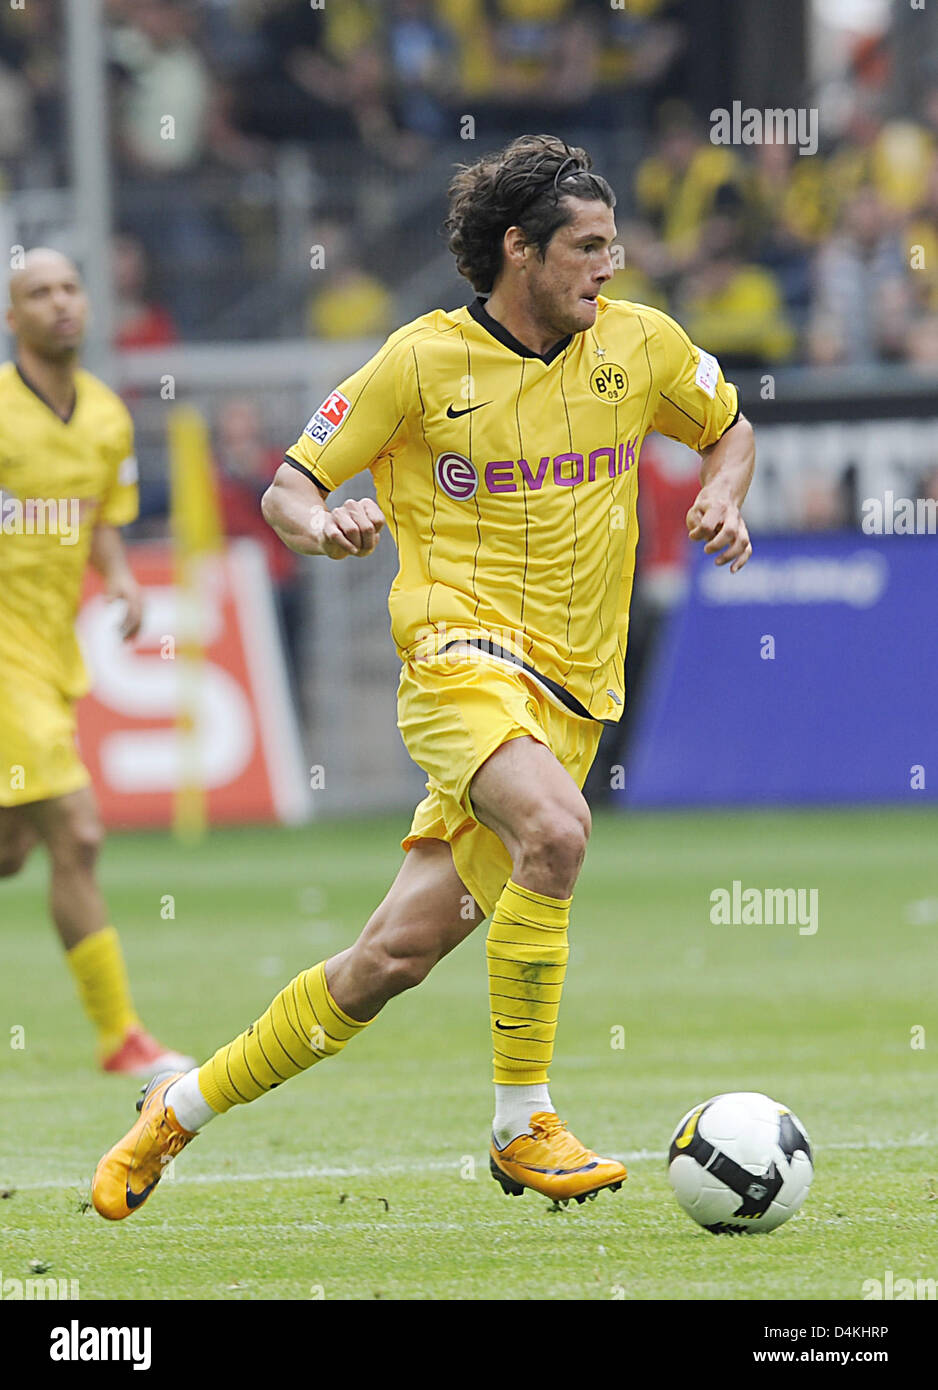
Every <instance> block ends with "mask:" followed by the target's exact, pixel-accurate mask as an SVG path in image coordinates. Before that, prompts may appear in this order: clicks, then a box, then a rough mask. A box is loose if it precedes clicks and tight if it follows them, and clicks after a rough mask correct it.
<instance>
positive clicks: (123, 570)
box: [90, 524, 143, 642]
mask: <svg viewBox="0 0 938 1390" xmlns="http://www.w3.org/2000/svg"><path fill="white" fill-rule="evenodd" d="M90 559H91V563H92V565H93V566H94V568H95V569H96V570H97V571H98V574H100V576H101V578H102V579H103V580H104V586H105V590H106V592H107V596H108V598H109V599H110V600H111V601H112V602H117V601H119V600H123V602H124V603H125V604H126V605H127V609H126V612H125V614H124V617H123V619H122V620H121V627H120V633H121V637H122V638H123V639H124V641H125V642H130V641H132V640H133V638H134V637H136V635H137V633H138V632H139V631H140V624H141V622H142V621H143V591H142V590H141V588H140V585H139V584H138V583H137V581H136V579H135V578H134V575H133V571H132V570H131V568H130V565H129V564H128V561H127V552H126V551H125V549H124V542H123V540H122V538H121V533H120V531H119V530H118V529H117V527H116V526H106V525H102V524H99V525H97V526H96V527H95V528H94V536H93V537H92V540H91V555H90Z"/></svg>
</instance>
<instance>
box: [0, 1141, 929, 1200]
mask: <svg viewBox="0 0 938 1390" xmlns="http://www.w3.org/2000/svg"><path fill="white" fill-rule="evenodd" d="M934 1143H935V1140H934V1139H933V1138H932V1137H931V1136H930V1135H927V1134H919V1135H916V1136H915V1137H914V1138H911V1139H899V1140H875V1139H873V1140H866V1141H865V1142H863V1143H860V1142H858V1141H851V1142H847V1143H843V1144H825V1145H824V1147H823V1149H821V1150H818V1152H820V1153H822V1154H824V1153H833V1152H840V1153H844V1152H846V1153H869V1152H890V1151H893V1150H898V1149H925V1148H931V1147H932V1146H933V1145H934ZM667 1156H668V1154H667V1150H666V1149H661V1150H659V1149H634V1150H632V1151H630V1152H628V1153H621V1154H615V1153H613V1154H610V1157H611V1158H618V1159H620V1160H621V1161H622V1162H623V1163H640V1162H654V1163H662V1162H664V1160H665V1159H666V1158H667ZM472 1157H474V1158H475V1157H476V1155H474V1154H473V1155H472ZM478 1161H479V1162H482V1161H483V1160H481V1159H479V1160H478ZM460 1166H461V1160H455V1159H427V1160H426V1162H423V1163H388V1164H383V1165H382V1166H381V1167H378V1168H374V1167H366V1166H357V1165H354V1164H353V1165H350V1166H348V1167H344V1168H332V1167H320V1168H283V1169H270V1170H268V1171H267V1172H265V1173H193V1174H192V1175H191V1176H186V1175H185V1174H183V1173H180V1174H178V1176H174V1177H171V1178H170V1181H171V1182H174V1183H185V1184H190V1185H195V1184H201V1185H203V1186H208V1185H213V1184H216V1183H220V1184H224V1183H235V1182H301V1181H305V1180H306V1179H308V1178H392V1177H400V1176H405V1175H407V1174H410V1173H426V1172H427V1171H430V1172H434V1173H446V1172H451V1173H454V1174H456V1173H458V1171H459V1168H460ZM89 1180H90V1174H89V1175H86V1176H84V1177H80V1178H74V1179H72V1180H71V1181H69V1180H68V1179H65V1178H62V1179H52V1180H46V1181H43V1182H19V1183H17V1182H11V1183H8V1184H6V1185H7V1186H8V1187H10V1188H12V1189H14V1190H15V1191H16V1192H45V1191H52V1190H54V1189H56V1188H69V1187H83V1186H85V1185H86V1184H87V1183H88V1182H89ZM3 1185H4V1184H2V1183H0V1187H2V1186H3Z"/></svg>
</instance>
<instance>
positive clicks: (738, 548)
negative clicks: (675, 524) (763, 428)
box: [687, 415, 756, 574]
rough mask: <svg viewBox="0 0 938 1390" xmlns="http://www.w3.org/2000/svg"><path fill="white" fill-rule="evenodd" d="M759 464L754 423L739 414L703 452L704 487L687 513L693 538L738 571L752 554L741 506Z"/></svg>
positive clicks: (701, 469)
mask: <svg viewBox="0 0 938 1390" xmlns="http://www.w3.org/2000/svg"><path fill="white" fill-rule="evenodd" d="M755 465H756V443H755V435H754V433H753V429H752V425H750V423H749V421H748V420H747V419H746V417H745V416H744V415H740V417H739V419H738V420H737V421H736V423H735V425H733V426H732V427H731V428H730V429H728V430H727V431H726V433H725V434H724V435H723V436H722V438H721V439H718V440H717V442H716V443H715V444H711V445H710V446H709V448H707V449H704V450H703V451H702V453H701V466H700V482H701V488H700V491H699V492H698V494H697V496H696V498H695V499H694V504H693V506H692V507H691V509H690V511H689V512H688V513H687V533H688V535H689V536H690V538H691V540H692V541H706V544H705V546H704V550H705V551H706V553H707V554H708V555H715V556H716V563H717V564H718V565H729V567H730V572H731V573H732V574H735V573H736V571H737V570H741V569H742V567H743V565H744V564H745V563H746V561H747V560H748V559H749V557H750V555H751V554H752V542H751V541H750V539H749V531H748V530H747V528H746V523H745V521H744V520H743V518H742V513H741V511H740V508H741V507H742V505H743V502H744V501H745V500H746V494H747V492H748V491H749V485H750V483H751V482H752V475H753V471H754V469H755Z"/></svg>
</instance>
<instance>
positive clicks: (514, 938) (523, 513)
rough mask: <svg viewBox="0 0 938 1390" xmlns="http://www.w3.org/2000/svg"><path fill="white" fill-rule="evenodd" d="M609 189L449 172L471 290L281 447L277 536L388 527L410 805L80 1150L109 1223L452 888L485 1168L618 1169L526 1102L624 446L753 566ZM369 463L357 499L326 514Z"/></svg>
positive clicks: (365, 1019) (318, 1040) (565, 886)
mask: <svg viewBox="0 0 938 1390" xmlns="http://www.w3.org/2000/svg"><path fill="white" fill-rule="evenodd" d="M614 203H615V199H614V196H613V193H612V190H611V189H610V187H609V185H608V184H607V183H606V182H605V180H603V179H601V178H599V177H598V176H596V175H595V174H593V173H592V172H591V171H590V160H589V157H588V156H587V154H586V153H585V151H583V150H580V149H570V148H568V147H567V146H566V145H565V144H563V142H561V141H559V140H556V139H553V138H551V137H548V136H527V137H522V138H521V139H519V140H516V141H514V142H513V143H512V144H511V145H509V146H508V147H507V148H506V149H505V150H504V151H502V152H501V153H500V154H497V155H494V156H491V157H489V158H486V159H482V160H480V161H479V162H478V163H476V164H473V165H471V166H470V167H467V168H464V169H462V170H461V171H460V172H459V173H458V174H457V176H456V178H455V179H454V181H453V183H452V185H451V188H450V211H449V217H448V221H447V226H448V229H449V232H450V246H451V249H452V250H453V251H454V252H455V255H456V259H457V265H458V268H459V270H460V271H461V272H462V274H463V275H465V276H466V277H467V278H468V279H469V280H470V281H471V283H472V285H473V287H474V288H475V289H476V291H477V292H478V293H479V296H480V297H479V298H478V299H476V301H475V302H474V303H473V304H471V305H469V306H468V307H467V308H460V309H456V310H453V311H443V310H435V311H434V312H432V313H429V314H425V315H424V316H423V317H421V318H419V319H417V320H416V321H415V322H414V323H410V324H408V325H406V327H404V328H401V329H399V330H398V331H397V332H396V333H394V334H393V335H392V336H391V337H390V338H389V339H388V341H387V342H386V344H385V345H384V347H383V348H382V349H381V351H380V352H379V353H378V354H377V356H376V357H374V358H373V359H372V360H371V361H370V362H369V363H367V365H365V366H364V367H362V368H361V370H360V371H358V372H356V373H355V374H354V375H353V376H351V377H350V378H349V379H348V380H347V381H344V382H342V383H341V384H340V385H339V386H338V387H337V388H336V389H335V390H334V391H333V392H332V393H331V394H330V395H329V396H328V397H327V398H326V400H325V401H324V402H323V403H322V405H321V406H320V407H319V409H318V410H316V412H315V413H314V414H313V416H312V418H311V419H310V421H309V423H308V424H307V426H306V429H305V430H304V432H303V434H302V436H301V438H300V439H299V441H298V442H297V443H296V444H295V445H294V446H293V447H292V448H291V449H289V450H288V452H287V456H286V460H285V463H284V465H283V467H282V468H281V469H280V471H279V472H278V474H277V476H276V478H275V480H274V483H273V485H272V486H271V488H270V490H269V491H268V493H267V494H266V496H265V499H264V513H265V515H266V517H267V519H268V521H269V522H270V523H271V525H272V526H274V528H275V529H276V530H277V532H278V533H279V534H280V536H281V537H282V538H283V540H284V541H285V542H286V543H287V544H288V545H289V546H290V547H291V548H292V549H294V550H296V551H299V552H300V553H302V554H307V555H324V556H326V557H328V558H330V559H333V560H341V559H344V558H345V557H347V556H359V557H364V556H367V555H369V554H370V553H371V552H372V551H373V550H374V548H375V545H376V544H377V542H378V539H379V535H380V532H381V530H382V528H383V527H384V526H385V525H388V526H389V528H390V530H391V533H392V535H393V537H394V541H395V543H396V545H397V549H398V554H399V560H400V567H399V570H398V574H397V577H396V579H395V580H394V584H393V586H392V589H391V596H390V611H391V626H392V632H393V636H394V640H395V642H396V644H397V647H398V650H399V652H400V656H401V661H402V672H401V682H400V690H399V695H398V711H399V718H398V722H399V725H400V729H401V732H402V734H403V737H404V740H405V742H406V744H407V747H408V749H409V751H410V753H411V756H412V757H413V758H414V760H415V761H416V762H417V763H418V764H419V765H420V767H422V768H423V769H424V770H425V771H426V774H427V779H428V781H427V796H426V798H425V799H424V801H422V802H421V804H420V805H419V806H418V808H417V811H416V814H415V816H414V820H413V824H412V826H411V829H410V833H409V834H408V836H407V838H406V839H405V841H404V848H405V849H406V851H407V853H406V855H405V858H404V862H403V864H402V866H401V869H400V872H399V873H398V876H397V878H396V879H395V881H394V883H393V885H392V886H391V888H390V891H389V892H388V894H387V897H386V898H385V899H384V901H383V902H382V903H381V904H380V906H379V907H378V908H377V909H376V911H375V912H374V913H373V915H372V917H371V918H370V920H369V921H368V923H367V924H366V926H365V928H364V931H363V932H362V934H361V936H360V937H359V939H358V940H357V941H356V942H355V944H354V945H353V946H351V947H349V949H348V950H345V951H342V952H340V953H339V954H338V955H335V956H332V957H331V958H330V959H328V960H326V961H323V962H320V963H319V964H318V965H315V966H313V967H312V968H311V969H309V970H306V971H304V972H302V973H301V974H300V975H298V976H297V977H296V979H295V980H293V981H292V982H291V984H289V985H288V986H287V987H286V988H285V989H284V990H283V991H282V992H281V993H280V994H279V995H278V996H277V997H276V999H274V1001H273V1003H272V1004H271V1005H270V1007H269V1008H268V1010H267V1011H266V1013H264V1014H263V1015H262V1016H261V1017H260V1018H259V1019H258V1020H257V1021H256V1022H255V1023H253V1024H252V1025H251V1026H250V1027H249V1028H248V1029H247V1031H246V1032H245V1033H243V1034H241V1036H240V1037H238V1038H236V1039H235V1040H234V1041H233V1042H231V1043H228V1044H227V1045H226V1046H224V1047H222V1048H220V1049H219V1051H218V1052H217V1053H216V1054H215V1056H214V1057H213V1058H211V1059H210V1060H209V1061H208V1062H206V1063H205V1065H204V1066H202V1067H201V1068H200V1069H199V1070H197V1071H196V1070H193V1071H191V1072H189V1073H188V1074H186V1075H184V1076H170V1077H167V1078H163V1079H160V1078H157V1079H154V1082H153V1083H152V1084H151V1086H150V1088H148V1090H147V1093H146V1094H145V1096H144V1099H143V1101H142V1102H141V1115H140V1119H139V1120H138V1121H137V1123H136V1124H135V1125H134V1126H133V1128H132V1129H131V1130H130V1132H129V1134H128V1135H127V1136H125V1138H124V1139H123V1140H121V1141H120V1142H119V1143H118V1144H116V1145H115V1146H114V1148H112V1149H111V1150H110V1152H109V1153H108V1154H106V1155H105V1156H104V1158H103V1159H102V1160H101V1162H100V1163H99V1165H98V1170H97V1173H96V1175H95V1181H94V1185H93V1198H94V1203H95V1206H96V1207H97V1209H98V1211H99V1212H101V1213H102V1215H104V1216H107V1217H110V1218H112V1219H117V1218H120V1217H123V1216H126V1215H127V1214H128V1213H129V1212H130V1211H132V1210H133V1209H134V1208H135V1207H137V1206H139V1205H140V1204H141V1203H142V1202H143V1201H144V1200H146V1198H147V1196H148V1195H149V1193H150V1192H151V1191H152V1189H153V1187H154V1186H155V1185H156V1183H157V1181H158V1180H159V1177H160V1174H161V1172H162V1171H163V1165H164V1164H165V1162H166V1161H167V1159H168V1158H169V1157H170V1156H172V1155H173V1154H175V1153H177V1152H178V1151H179V1150H180V1149H181V1148H182V1147H183V1146H184V1145H185V1144H186V1143H188V1142H189V1140H190V1139H191V1138H192V1136H193V1135H194V1133H195V1132H196V1131H197V1130H198V1129H199V1128H201V1126H202V1125H204V1124H205V1123H206V1122H207V1121H208V1120H210V1119H211V1118H212V1117H213V1116H214V1115H216V1114H219V1113H221V1112H223V1111H226V1110H228V1109H229V1108H230V1107H231V1106H232V1105H239V1104H243V1103H245V1102H249V1101H253V1100H256V1099H257V1098H258V1097H259V1096H261V1095H263V1094H264V1093H265V1092H266V1091H268V1090H270V1089H272V1087H274V1086H277V1085H279V1084H280V1083H281V1082H282V1081H284V1080H286V1079H287V1078H288V1077H292V1076H294V1075H296V1074H297V1073H298V1072H300V1071H302V1070H304V1069H305V1068H307V1067H309V1066H311V1065H312V1064H313V1063H314V1062H317V1061H319V1060H320V1059H321V1058H323V1057H328V1056H332V1055H333V1054H335V1053H337V1052H338V1051H340V1050H341V1049H342V1048H343V1047H344V1046H345V1044H346V1043H347V1042H348V1041H349V1040H350V1039H351V1038H353V1037H354V1036H355V1035H356V1034H357V1033H359V1032H361V1030H362V1029H363V1028H365V1027H367V1026H368V1024H369V1023H370V1022H371V1021H372V1020H373V1019H374V1018H375V1016H376V1015H377V1014H378V1013H379V1012H380V1010H381V1009H382V1008H383V1007H384V1005H385V1004H386V1003H387V1002H388V1000H389V999H392V998H393V997H394V996H395V995H397V994H399V993H400V992H401V991H402V990H405V989H409V988H411V987H412V986H414V985H417V984H419V983H420V981H421V980H423V979H424V977H425V976H426V974H427V973H428V971H430V970H431V969H432V968H433V966H434V965H435V964H436V963H437V961H439V960H440V959H441V957H443V956H444V955H446V953H447V952H448V951H451V950H452V949H453V948H454V947H455V946H456V945H458V944H459V942H460V941H461V940H463V938H464V937H465V936H466V935H467V934H468V933H469V932H470V931H472V930H473V928H474V926H475V925H476V922H477V920H478V917H477V916H475V915H473V914H472V913H467V910H466V905H467V902H469V903H471V902H472V900H474V902H475V904H477V906H478V912H479V914H481V916H490V917H491V925H490V927H489V932H488V938H487V956H488V968H489V997H490V1008H491V1028H492V1046H493V1051H494V1061H495V1077H494V1079H495V1117H494V1123H493V1132H492V1143H491V1149H490V1166H491V1171H492V1174H493V1176H494V1177H495V1178H496V1179H497V1181H498V1182H499V1183H500V1185H501V1186H502V1188H503V1189H504V1191H505V1192H507V1193H513V1194H518V1193H521V1192H523V1190H524V1188H525V1187H531V1188H534V1189H535V1190H536V1191H538V1192H542V1193H544V1194H545V1195H547V1196H549V1197H553V1198H555V1199H556V1200H558V1201H565V1200H569V1199H570V1198H571V1197H573V1198H576V1199H577V1200H579V1201H582V1200H583V1199H584V1198H585V1197H587V1196H593V1195H595V1193H596V1192H597V1191H598V1190H599V1189H601V1188H604V1187H611V1188H616V1187H618V1186H619V1185H620V1184H621V1182H622V1180H623V1179H624V1178H625V1176H626V1172H625V1168H624V1167H623V1166H622V1164H621V1163H620V1162H618V1161H617V1160H616V1159H612V1158H603V1157H600V1156H599V1155H597V1154H596V1153H594V1152H592V1150H590V1149H588V1148H587V1147H585V1146H584V1145H583V1144H581V1143H580V1142H579V1140H577V1139H576V1138H574V1136H573V1135H572V1134H571V1133H570V1131H569V1130H568V1129H567V1128H566V1126H565V1124H564V1123H563V1122H562V1121H561V1120H560V1119H559V1117H558V1115H557V1112H556V1110H555V1108H554V1104H553V1101H552V1100H551V1097H550V1093H549V1091H548V1066H549V1063H550V1060H551V1056H552V1052H553V1044H554V1033H555V1029H556V1024H557V1015H558V1009H559V1004H560V996H561V990H562V987H563V980H564V971H565V966H566V961H567V927H568V921H569V916H570V906H571V900H572V896H573V889H574V885H575V883H576V879H577V875H578V874H579V871H580V866H581V864H582V862H583V856H584V853H585V850H586V843H587V839H588V837H589V830H590V814H589V809H588V807H587V804H586V802H585V801H584V799H583V796H582V793H581V790H580V788H581V787H582V784H583V780H584V778H585V776H586V773H587V770H588V768H589V766H590V763H591V761H592V759H593V757H594V755H595V752H596V746H597V743H598V741H599V735H600V731H601V729H602V726H603V723H604V722H607V721H610V720H615V719H617V718H618V717H619V714H620V713H621V710H622V702H623V699H624V692H623V659H624V655H625V644H626V637H627V632H628V609H629V598H630V593H631V587H632V574H633V567H634V560H635V546H636V541H637V536H638V530H637V524H636V495H637V491H638V474H639V455H640V451H641V445H642V440H643V439H644V438H645V436H646V434H647V433H648V432H649V431H650V430H659V431H661V432H662V433H664V434H667V435H670V436H672V437H673V438H675V439H679V440H682V441H683V442H684V443H685V444H688V445H691V446H692V447H693V448H695V449H697V450H699V451H700V453H701V455H702V465H701V479H702V486H701V489H700V492H699V494H698V496H697V499H696V501H695V502H694V505H693V507H692V508H691V510H690V512H689V513H688V518H687V523H688V531H689V535H690V537H691V539H692V540H700V541H703V542H704V543H705V549H706V550H707V551H708V552H709V553H710V554H711V555H713V556H714V557H715V560H716V563H717V564H718V565H725V564H728V565H730V567H731V569H732V570H734V571H736V570H739V568H740V567H741V566H742V565H744V564H745V563H746V561H747V559H748V558H749V555H750V554H751V546H750V543H749V536H748V534H747V531H746V526H745V523H744V521H743V519H742V517H741V516H740V507H741V505H742V502H743V499H744V497H745V495H746V492H747V490H748V487H749V483H750V480H751V476H752V470H753V459H754V448H753V437H752V430H751V428H750V426H749V424H748V422H747V421H745V420H744V419H743V417H742V416H741V415H740V413H739V407H738V402H737V396H736V389H735V387H733V386H731V385H729V384H728V383H727V382H726V381H725V380H724V378H723V374H722V373H721V371H720V367H719V364H718V363H717V361H716V360H715V359H714V358H713V357H711V356H710V355H709V354H708V353H707V352H705V351H702V350H701V349H700V348H698V347H695V346H694V345H693V344H692V343H691V342H690V340H689V339H688V337H687V336H686V334H685V333H684V332H683V330H682V329H681V328H679V327H678V325H677V324H676V323H675V322H674V321H673V320H672V319H670V318H669V317H668V316H667V315H666V314H663V313H661V312H660V311H659V310H656V309H649V308H646V307H644V306H642V305H640V304H631V303H625V302H617V301H614V300H607V299H605V298H604V297H603V296H602V294H601V291H602V288H603V285H604V284H605V282H606V281H607V280H608V279H609V277H610V276H611V274H612V261H611V254H610V247H611V245H612V242H613V239H614V237H615V235H616V228H615V220H614V216H613V206H614ZM365 468H368V469H370V470H371V472H372V474H373V477H374V480H375V486H376V490H377V495H378V501H377V503H376V502H374V501H372V500H371V499H369V498H365V499H363V500H351V501H347V502H344V503H343V504H342V505H341V506H334V507H332V508H331V509H330V508H329V506H328V497H329V494H330V493H331V491H332V490H333V489H334V488H336V487H338V486H339V485H340V484H341V483H343V482H345V481H346V480H347V479H349V478H351V477H352V476H353V475H354V474H356V473H358V472H360V471H361V470H362V469H365ZM321 655H322V656H323V659H325V654H321ZM581 929H582V930H587V929H588V928H587V927H586V926H584V927H583V928H581Z"/></svg>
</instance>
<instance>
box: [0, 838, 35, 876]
mask: <svg viewBox="0 0 938 1390" xmlns="http://www.w3.org/2000/svg"><path fill="white" fill-rule="evenodd" d="M28 858H29V846H28V845H19V844H16V845H4V846H3V847H2V848H0V878H13V876H14V875H15V874H18V873H19V871H20V869H21V868H22V867H23V865H24V864H25V863H26V860H27V859H28Z"/></svg>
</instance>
